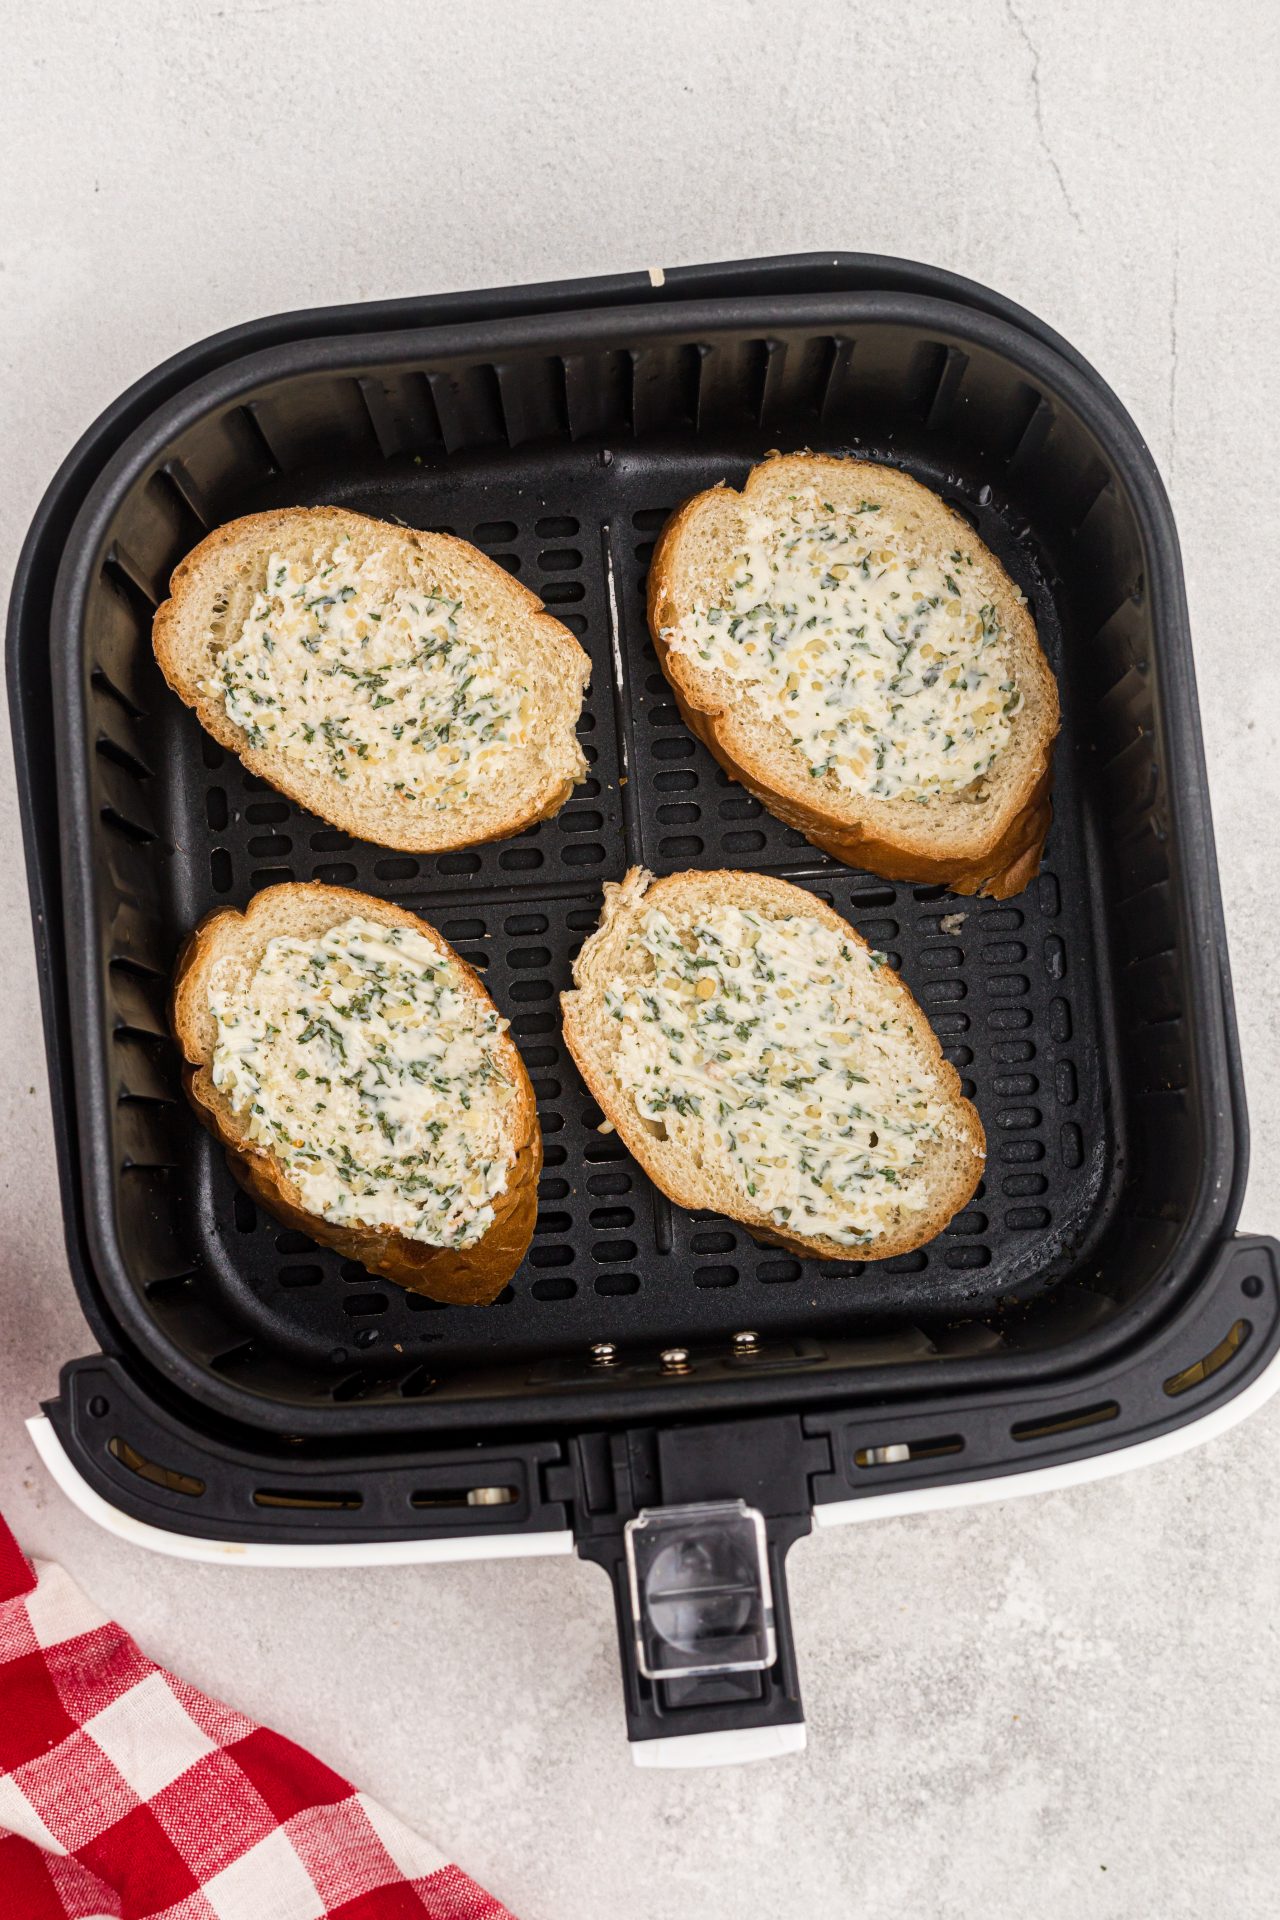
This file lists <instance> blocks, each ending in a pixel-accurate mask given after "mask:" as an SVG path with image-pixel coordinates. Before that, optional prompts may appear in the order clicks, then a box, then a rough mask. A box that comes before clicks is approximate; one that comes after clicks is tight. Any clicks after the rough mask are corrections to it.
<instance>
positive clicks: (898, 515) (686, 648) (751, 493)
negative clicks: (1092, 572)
mask: <svg viewBox="0 0 1280 1920" xmlns="http://www.w3.org/2000/svg"><path fill="white" fill-rule="evenodd" d="M649 622H650V626H651V629H652V632H653V639H654V645H655V647H656V648H657V651H658V657H659V659H660V661H661V663H662V666H663V669H664V671H665V672H666V674H667V677H668V679H669V680H670V681H671V684H672V686H673V688H674V689H675V693H676V698H677V701H678V704H679V707H680V711H681V713H682V714H683V716H684V718H685V720H686V721H687V723H688V724H689V726H690V727H691V728H692V729H693V731H694V732H695V733H696V734H698V735H699V737H700V738H701V739H702V740H703V741H704V742H705V743H706V745H707V746H709V747H710V749H711V751H712V752H713V753H714V754H715V756H716V758H717V759H718V760H719V761H720V762H721V764H722V765H723V766H724V767H725V768H726V769H727V771H728V772H730V773H731V774H733V775H734V777H735V778H736V779H739V780H741V781H742V783H743V785H744V786H746V787H748V788H749V789H750V790H751V791H752V792H753V793H754V794H755V795H756V796H757V798H758V799H760V800H761V801H762V802H763V803H764V805H765V806H767V807H768V808H769V809H770V810H771V811H772V812H773V813H776V814H777V815H778V816H779V817H780V818H781V819H783V820H785V821H787V822H788V823H789V824H790V825H792V826H795V827H798V828H799V829H800V831H801V832H802V833H804V834H805V835H806V836H807V838H808V839H810V840H811V841H812V842H813V843H814V845H815V846H818V847H821V848H822V849H823V850H824V851H825V852H828V853H831V854H834V855H835V856H836V858H837V859H840V860H844V861H846V862H847V863H848V864H849V865H851V866H859V867H866V868H869V869H870V870H871V871H872V872H874V873H880V874H884V875H886V876H888V877H889V878H891V879H908V880H918V881H935V882H936V881H941V882H943V883H945V884H946V885H948V886H950V887H952V888H953V889H954V890H955V891H957V892H961V893H977V892H981V893H988V894H993V895H995V896H996V897H998V898H999V897H1003V896H1005V895H1008V894H1010V893H1015V892H1017V891H1019V890H1020V889H1021V888H1022V887H1024V886H1025V885H1026V884H1027V883H1028V881H1029V880H1030V879H1031V878H1032V877H1033V875H1034V874H1035V872H1036V870H1037V868H1038V866H1039V863H1040V856H1041V852H1042V850H1043V846H1044V838H1045V834H1046V832H1047V830H1048V825H1049V797H1048V796H1049V780H1050V763H1051V756H1052V751H1053V741H1054V737H1055V735H1056V733H1057V731H1058V695H1057V687H1056V685H1055V683H1054V679H1053V675H1052V673H1051V672H1050V670H1049V667H1048V664H1047V662H1046V660H1045V658H1044V655H1043V653H1042V652H1041V649H1040V644H1039V641H1038V639H1037V636H1036V630H1035V625H1034V623H1033V621H1032V619H1031V615H1030V613H1029V612H1028V610H1027V606H1026V604H1025V600H1024V597H1023V595H1022V594H1021V592H1020V591H1019V589H1018V588H1017V587H1015V586H1014V584H1013V582H1012V581H1011V580H1010V579H1009V576H1008V575H1007V574H1006V572H1005V570H1004V568H1003V567H1002V566H1001V565H1000V563H999V561H998V560H997V559H996V558H995V556H994V555H993V554H992V553H990V552H989V551H988V549H987V548H986V547H985V546H984V545H983V543H982V541H981V540H979V539H978V537H977V535H976V534H975V533H974V532H973V530H972V529H971V528H970V527H969V526H968V524H967V523H966V522H965V521H964V520H962V519H961V518H960V517H959V515H958V514H956V513H953V512H952V510H951V509H950V507H948V506H947V505H946V504H945V503H944V502H943V501H942V500H940V499H939V498H938V497H937V495H936V494H934V493H931V492H930V491H929V489H928V488H927V487H923V486H921V485H920V484H919V482H918V481H915V480H913V479H911V478H910V476H909V475H907V474H904V473H900V472H898V471H897V469H896V468H891V467H882V466H873V465H872V464H871V463H870V462H868V461H862V460H852V459H836V458H831V457H828V456H826V455H819V454H808V453H804V454H792V455H789V456H787V457H785V458H783V457H776V458H773V459H769V460H766V461H765V462H764V463H763V464H762V465H761V466H758V467H756V468H754V469H753V471H752V472H751V474H750V475H749V476H748V478H747V482H746V485H745V487H744V488H743V490H742V492H741V493H735V492H734V491H733V490H732V489H730V488H728V487H724V486H720V487H715V488H713V489H712V490H711V491H710V492H707V493H701V494H698V495H697V496H696V498H694V499H692V500H689V501H687V502H686V503H685V505H684V506H683V507H681V508H680V510H679V511H678V512H677V513H676V514H675V516H674V517H673V518H672V519H671V521H670V522H669V523H668V525H667V527H666V529H665V531H664V532H663V534H662V537H661V539H660V541H659V543H658V548H657V551H656V553H655V555H654V560H653V566H652V569H651V572H650V577H649Z"/></svg>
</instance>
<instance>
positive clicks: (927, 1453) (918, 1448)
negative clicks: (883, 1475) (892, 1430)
mask: <svg viewBox="0 0 1280 1920" xmlns="http://www.w3.org/2000/svg"><path fill="white" fill-rule="evenodd" d="M963 1452H964V1441H963V1439H962V1438H961V1437H960V1435H959V1434H958V1433H946V1434H941V1435H937V1436H935V1437H934V1438H933V1439H930V1440H889V1441H884V1442H882V1443H881V1444H880V1445H878V1446H873V1447H859V1448H858V1450H857V1452H856V1453H855V1454H854V1456H853V1464H854V1466H855V1467H903V1466H906V1465H907V1463H908V1461H911V1460H938V1459H941V1458H942V1456H943V1455H944V1454H948V1453H963Z"/></svg>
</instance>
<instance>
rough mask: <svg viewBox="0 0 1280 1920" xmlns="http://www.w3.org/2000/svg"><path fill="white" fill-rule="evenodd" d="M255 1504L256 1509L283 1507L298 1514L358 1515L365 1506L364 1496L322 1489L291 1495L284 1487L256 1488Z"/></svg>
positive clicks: (351, 1492) (254, 1492)
mask: <svg viewBox="0 0 1280 1920" xmlns="http://www.w3.org/2000/svg"><path fill="white" fill-rule="evenodd" d="M253 1504H254V1506H255V1507H283V1508H285V1509H286V1510H287V1511H289V1512H297V1513H356V1512H358V1511H359V1509H360V1508H361V1507H362V1506H363V1505H364V1495H363V1494H362V1493H355V1492H353V1491H350V1490H348V1491H343V1492H338V1491H337V1490H336V1489H330V1488H322V1487H316V1488H314V1489H312V1490H310V1491H308V1492H306V1493H290V1492H289V1491H288V1490H287V1489H286V1488H284V1487H255V1488H254V1490H253Z"/></svg>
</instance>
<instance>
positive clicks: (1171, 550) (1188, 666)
mask: <svg viewBox="0 0 1280 1920" xmlns="http://www.w3.org/2000/svg"><path fill="white" fill-rule="evenodd" d="M867 305H871V307H873V311H869V313H865V319H867V321H873V323H892V321H902V323H917V324H919V323H929V324H931V326H935V328H950V330H954V332H958V334H960V336H973V334H975V332H977V334H979V336H981V340H983V344H988V346H994V348H998V349H1004V351H1006V353H1007V355H1011V357H1015V359H1021V361H1023V365H1027V369H1029V371H1031V372H1034V374H1036V378H1038V380H1042V382H1044V384H1046V386H1048V388H1052V390H1055V392H1057V394H1059V396H1061V397H1063V399H1065V401H1067V403H1069V405H1071V407H1073V409H1075V411H1077V413H1079V415H1080V417H1082V419H1084V422H1086V426H1090V430H1094V432H1096V434H1098V436H1100V438H1102V440H1103V442H1109V444H1111V445H1113V447H1115V449H1117V451H1121V453H1123V457H1125V463H1126V468H1128V474H1130V478H1132V484H1134V505H1136V509H1138V511H1140V515H1142V522H1144V536H1146V540H1148V543H1150V547H1151V551H1153V553H1157V555H1159V557H1161V561H1163V564H1161V568H1159V570H1157V572H1155V576H1153V578H1151V582H1150V591H1151V599H1153V605H1155V609H1157V618H1159V620H1161V632H1163V636H1165V639H1163V653H1161V672H1163V676H1165V680H1167V684H1171V687H1173V697H1171V699H1167V701H1165V703H1163V724H1165V726H1167V728H1171V726H1174V728H1176V730H1178V735H1180V737H1178V739H1176V741H1174V743H1173V745H1174V756H1176V760H1178V764H1180V766H1182V768H1184V770H1190V768H1188V758H1186V756H1188V755H1192V756H1194V766H1196V772H1201V768H1199V739H1197V732H1196V728H1194V724H1190V714H1194V680H1192V662H1190V645H1188V643H1186V614H1184V599H1182V589H1180V574H1178V566H1176V541H1174V536H1173V526H1171V516H1169V505H1167V499H1165V493H1163V488H1161V484H1159V476H1157V472H1155V468H1153V463H1151V459H1150V453H1148V449H1146V445H1144V444H1142V440H1140V436H1138V434H1136V430H1134V428H1132V422H1128V419H1126V417H1125V415H1123V411H1121V409H1119V405H1117V403H1115V401H1111V396H1107V394H1105V392H1103V390H1102V384H1100V382H1094V380H1086V378H1084V376H1082V374H1079V372H1077V369H1075V367H1073V365H1069V363H1063V361H1061V357H1059V355H1055V353H1054V351H1052V349H1048V348H1042V346H1040V344H1038V342H1034V340H1029V338H1027V336H1025V334H1019V332H1017V330H1015V328H1011V326H1007V324H1006V323H1004V321H988V319H983V321H981V323H977V321H975V315H973V313H969V311H967V309H961V307H954V305H952V303H946V301H936V300H931V298H927V296H925V298H921V296H890V298H883V296H852V298H850V296H841V298H835V300H833V298H831V296H791V298H785V300H783V298H779V300H764V301H762V300H750V301H729V303H725V301H718V303H714V305H710V303H708V305H702V303H697V301H693V303H689V305H681V309H679V330H704V332H716V330H720V328H725V326H729V324H733V323H737V321H748V323H750V324H756V326H770V324H783V317H787V319H793V321H796V319H802V321H804V323H808V324H852V323H856V321H858V319H860V309H862V307H867ZM568 319H572V317H566V315H562V313H560V315H553V317H533V321H528V319H524V321H516V323H512V321H497V323H482V324H478V326H464V328H426V330H416V328H415V330H409V332H397V334H380V336H374V340H372V342H368V340H359V342H349V340H345V338H324V340H313V342H305V344H301V348H267V349H263V351H259V353H253V355H248V357H246V359H242V361H236V363H232V365H228V367H223V369H219V371H217V372H213V374H205V376H203V378H201V380H198V382H196V384H194V386H192V388H186V390H184V392H182V394H180V396H177V397H175V399H173V401H169V403H167V405H165V407H161V409H157V413H154V415H152V417H150V419H148V420H146V422H144V424H142V426H140V428H136V430H134V434H132V436H130V438H129V442H127V444H125V445H123V447H121V449H119V453H117V455H115V457H113V459H111V461H109V465H107V467H106V470H104V472H102V476H100V478H98V482H96V484H94V488H92V490H90V493H88V497H86V501H84V505H83V509H81V515H79V518H77V524H75V528H73V534H71V540H69V543H67V559H65V563H63V568H61V572H59V580H58V591H56V626H58V628H63V626H65V622H67V618H69V616H71V611H73V607H75V601H77V597H79V593H83V589H84V584H86V580H88V576H90V570H92V566H94V564H96V563H98V559H100V551H102V532H104V522H106V516H107V515H109V511H111V503H113V499H115V497H117V492H119V488H123V484H125V482H127V478H132V476H136V474H138V472H140V470H144V468H146V465H148V463H150V459H152V457H154V455H155V451H157V445H159V444H161V442H163V440H167V438H169V436H171V434H173V432H177V430H178V428H180V424H182V422H186V420H192V419H196V417H200V415H203V413H205V411H207V409H209V407H211V405H213V403H215V401H217V403H225V401H230V399H234V396H236V394H240V392H246V390H248V388H249V386H253V384H257V382H259V380H261V378H263V376H273V374H274V376H296V374H303V372H309V371H315V369H332V367H334V365H336V363H342V361H344V359H351V357H353V348H355V344H359V346H361V349H363V351H361V359H363V361H368V359H370V357H374V359H378V357H386V359H401V357H407V355H409V353H416V355H422V353H428V351H430V353H443V351H468V353H495V351H499V349H501V346H509V348H510V346H512V344H516V342H512V338H510V336H512V330H514V332H516V336H518V346H520V348H528V346H532V344H533V346H535V344H545V346H551V344H553V340H564V328H566V324H568ZM578 319H580V324H581V323H583V321H585V323H587V326H585V330H587V332H589V330H591V323H601V321H606V323H608V326H610V328H618V326H626V328H629V330H633V332H635V334H645V332H670V330H672V315H670V313H664V311H662V309H654V307H641V309H622V311H618V309H608V313H606V315H585V317H578ZM1174 639H1176V643H1174ZM58 664H63V666H65V662H61V660H59V662H58ZM1188 708H1190V712H1188ZM77 718H79V716H77ZM83 747H84V739H83V737H77V732H75V730H73V732H71V733H69V739H67V751H69V756H71V753H81V751H83ZM1169 804H1171V808H1176V810H1178V816H1180V818H1178V837H1180V841H1182V843H1184V845H1186V847H1188V849H1190V858H1186V862H1184V879H1186V893H1184V902H1186V908H1188V912H1190V916H1192V920H1194V927H1188V929H1186V931H1188V933H1190V935H1192V937H1190V941H1188V952H1190V954H1192V964H1194V966H1196V968H1197V972H1199V989H1201V996H1199V1006H1201V1008H1203V1006H1205V1004H1209V1006H1213V1004H1215V1002H1217V1000H1219V995H1217V991H1209V993H1205V987H1211V981H1209V966H1207V952H1209V950H1211V947H1213V945H1215V941H1213V935H1215V931H1217V927H1219V925H1221V922H1217V920H1215V904H1217V900H1215V885H1213V864H1211V829H1209V820H1207V808H1205V804H1203V776H1201V780H1199V781H1197V780H1188V781H1184V783H1182V781H1178V783H1174V785H1171V793H1169ZM77 852H79V856H81V862H83V860H84V856H86V849H84V845H81V847H79V849H77ZM88 877H90V876H88V874H86V872H84V866H83V864H81V866H79V868H77V866H75V864H73V862H67V866H65V872H63V885H65V910H67V920H69V924H75V914H77V910H81V912H84V910H86V900H88V889H86V881H88ZM79 935H81V937H79V943H73V945H71V973H73V993H75V995H77V998H79V996H84V998H88V1002H90V1004H92V1002H96V995H98V981H96V970H94V968H92V966H88V968H86V966H84V958H86V954H88V952H90V950H92V929H88V927H86V925H84V920H81V929H79ZM96 1010H98V1008H96ZM98 1012H100V1010H98ZM1205 1039H1207V1035H1205ZM77 1041H79V1035H77ZM1213 1043H1215V1050H1217V1054H1219V1058H1221V1062H1222V1068H1224V1069H1226V1073H1228V1085H1232V1091H1236V1089H1234V1079H1232V1075H1230V1068H1228V1052H1230V1048H1228V1044H1226V1021H1224V1018H1222V1014H1221V1010H1219V1020H1217V1023H1215V1031H1213ZM100 1068H102V1062H100V1056H98V1054H96V1052H94V1050H90V1054H88V1058H84V1046H83V1044H77V1087H81V1089H88V1092H86V1094H83V1096H81V1112H83V1114H88V1112H92V1106H94V1100H96V1098H102V1096H104V1083H102V1071H100ZM83 1152H84V1156H86V1160H88V1164H90V1183H92V1179H94V1177H98V1179H102V1173H104V1169H102V1167H94V1164H92V1154H94V1140H92V1139H84V1137H83ZM1207 1175H1209V1177H1207V1179H1205V1187H1207V1188H1209V1190H1207V1192H1205V1194H1201V1202H1199V1206H1197V1208H1196V1210H1194V1212H1192V1215H1190V1217H1188V1227H1186V1231H1184V1242H1182V1244H1184V1267H1186V1271H1188V1273H1190V1271H1194V1269H1196V1267H1197V1265H1199V1263H1201V1261H1203V1256H1205V1250H1207V1248H1209V1244H1211V1242H1213V1240H1215V1238H1219V1236H1221V1235H1222V1233H1224V1231H1228V1227H1230V1219H1228V1204H1230V1194H1228V1192H1222V1190H1221V1188H1219V1190H1215V1188H1217V1183H1215V1181H1213V1177H1211V1169H1207ZM88 1219H90V1233H92V1240H94V1263H96V1265H100V1267H104V1269H106V1271H109V1273H111V1263H113V1250H111V1248H109V1246H104V1242H102V1235H100V1233H98V1223H96V1221H94V1210H92V1208H90V1213H88ZM111 1281H113V1286H111V1292H113V1296H115V1306H117V1309H119V1308H121V1304H123V1306H125V1315H127V1319H129V1308H130V1306H132V1288H130V1286H129V1283H127V1277H125V1275H123V1273H119V1269H117V1271H113V1273H111ZM127 1331H129V1334H130V1338H134V1340H136V1342H138V1346H140V1348H142V1352H152V1356H154V1357H155V1359H157V1361H159V1365H161V1367H163V1371H165V1373H169V1375H175V1373H177V1377H178V1379H180V1380H182V1384H184V1386H186V1390H188V1392H194V1394H196V1396H200V1398H209V1394H211V1390H213V1398H215V1400H217V1402H221V1405H223V1411H225V1413H228V1415H232V1417H238V1419H248V1421H251V1419H253V1413H255V1411H257V1413H259V1415H261V1411H263V1402H261V1396H257V1394H253V1392H244V1390H240V1388H234V1386H230V1384H226V1382H221V1380H213V1379H211V1377H209V1375H207V1373H201V1371H196V1369H192V1367H188V1363H186V1359H184V1356H180V1354H178V1352H177V1350H167V1342H163V1340H161V1342H159V1346H157V1340H155V1336H157V1329H155V1327H154V1323H152V1321H148V1319H146V1315H134V1323H132V1325H127ZM1107 1334H1109V1338H1107V1342H1105V1344H1107V1346H1113V1344H1115V1342H1117V1338H1126V1336H1130V1334H1132V1329H1126V1327H1123V1325H1121V1323H1115V1325H1111V1327H1109V1329H1107ZM1088 1352H1090V1342H1088V1336H1086V1338H1084V1342H1082V1344H1080V1350H1079V1354H1073V1356H1069V1357H1071V1359H1075V1361H1084V1359H1086V1357H1088ZM1065 1357H1067V1356H1065V1354H1063V1352H1061V1350H1059V1352H1057V1354H1055V1356H1054V1363H1055V1365H1061V1363H1063V1359H1065ZM1019 1365H1027V1361H1025V1359H1023V1357H1021V1356H1019V1357H1013V1359H1006V1363H1004V1367H1002V1373H1004V1377H1006V1379H1007V1377H1011V1373H1013V1371H1015V1369H1017V1367H1019ZM1042 1367H1044V1359H1040V1361H1038V1363H1036V1361H1034V1359H1032V1361H1031V1365H1029V1367H1027V1371H1031V1373H1038V1371H1042ZM184 1375H186V1379H184ZM754 1384H758V1386H764V1382H752V1386H754ZM889 1384H890V1382H889V1380H887V1379H885V1377H881V1375H877V1386H879V1390H885V1388H889ZM814 1386H818V1382H814ZM831 1390H833V1386H831V1382H827V1384H825V1386H823V1392H831ZM574 1398H578V1396H574ZM626 1398H628V1396H626V1394H622V1392H620V1394H618V1396H616V1400H614V1405H616V1417H618V1419H626V1417H635V1413H637V1404H635V1402H631V1404H624V1402H626ZM664 1402H666V1396H664V1398H662V1400H660V1402H656V1404H658V1405H660V1404H664ZM570 1404H572V1402H570ZM645 1404H654V1402H652V1396H649V1400H647V1402H645ZM685 1404H687V1402H685ZM334 1411H338V1409H328V1411H326V1415H324V1425H328V1427H330V1430H332V1415H334ZM342 1411H344V1413H345V1411H347V1409H342ZM351 1411H355V1415H357V1417H355V1425H365V1423H367V1421H370V1417H372V1419H378V1417H380V1415H391V1421H390V1423H391V1425H403V1419H405V1415H403V1409H399V1407H388V1409H382V1407H372V1405H370V1407H363V1409H359V1411H357V1409H351ZM459 1411H461V1409H459ZM311 1413H313V1409H301V1407H290V1415H288V1417H290V1421H292V1423H296V1425H305V1427H311V1425H313V1421H311V1417H309V1415H311ZM547 1415H551V1407H547V1405H545V1404H543V1405H541V1409H539V1415H537V1419H539V1421H541V1419H545V1417H547ZM468 1417H480V1409H470V1411H468ZM497 1417H499V1419H501V1421H503V1423H507V1421H510V1417H512V1407H510V1404H507V1405H505V1407H501V1409H499V1415H497ZM551 1417H555V1415H551ZM344 1425H345V1421H344Z"/></svg>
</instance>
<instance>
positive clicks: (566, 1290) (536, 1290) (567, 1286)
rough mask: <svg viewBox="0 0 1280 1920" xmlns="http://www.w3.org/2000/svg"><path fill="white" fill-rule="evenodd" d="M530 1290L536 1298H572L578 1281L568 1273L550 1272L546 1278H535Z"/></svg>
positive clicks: (576, 1289)
mask: <svg viewBox="0 0 1280 1920" xmlns="http://www.w3.org/2000/svg"><path fill="white" fill-rule="evenodd" d="M529 1291H530V1293H531V1294H532V1295H533V1297H534V1299H535V1300H572V1298H573V1296H574V1294H575V1293H576V1292H577V1291H578V1283H577V1281H576V1280H571V1279H570V1278H569V1276H568V1274H567V1273H557V1274H550V1275H548V1276H547V1278H546V1279H545V1280H535V1281H534V1283H533V1285H532V1286H531V1287H530V1289H529Z"/></svg>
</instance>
